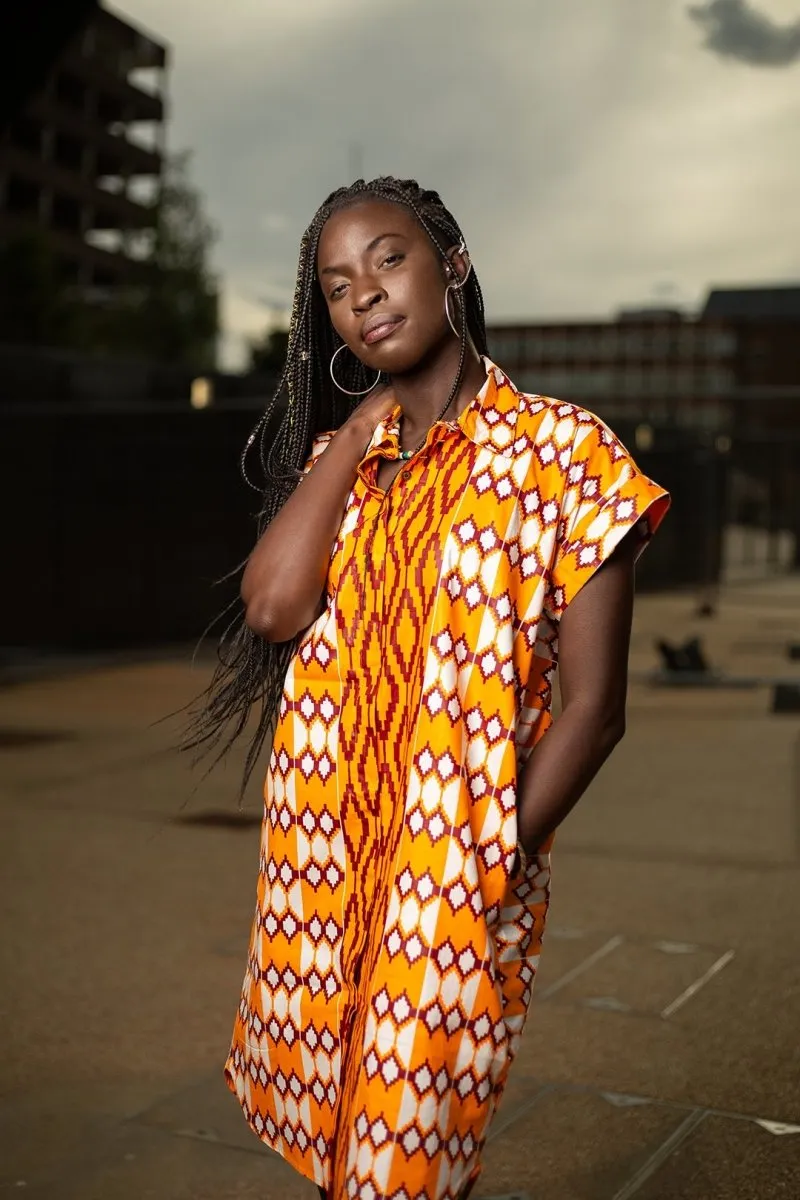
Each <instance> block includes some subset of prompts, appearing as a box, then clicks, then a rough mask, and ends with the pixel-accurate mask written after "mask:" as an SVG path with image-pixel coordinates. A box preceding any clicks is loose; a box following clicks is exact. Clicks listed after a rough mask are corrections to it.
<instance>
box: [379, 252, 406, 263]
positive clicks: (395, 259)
mask: <svg viewBox="0 0 800 1200" xmlns="http://www.w3.org/2000/svg"><path fill="white" fill-rule="evenodd" d="M404 258H405V254H401V253H400V252H399V251H398V252H397V253H396V254H389V255H388V256H387V257H386V258H385V259H384V260H383V262H382V263H381V266H382V267H396V266H397V264H398V263H401V262H402V261H403V259H404Z"/></svg>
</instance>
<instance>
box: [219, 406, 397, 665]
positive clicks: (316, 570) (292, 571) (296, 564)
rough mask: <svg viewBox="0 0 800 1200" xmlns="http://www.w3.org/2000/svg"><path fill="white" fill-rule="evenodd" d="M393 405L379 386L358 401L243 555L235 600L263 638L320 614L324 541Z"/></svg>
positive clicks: (278, 637) (326, 558)
mask: <svg viewBox="0 0 800 1200" xmlns="http://www.w3.org/2000/svg"><path fill="white" fill-rule="evenodd" d="M393 404H394V400H393V398H392V395H391V393H390V392H388V391H384V392H381V393H380V394H379V395H377V396H371V397H370V398H369V399H368V400H367V401H365V402H364V403H363V404H361V405H359V407H358V408H357V409H356V411H355V412H354V413H353V415H352V416H351V417H350V418H349V420H348V421H346V422H345V424H344V425H343V426H342V427H341V429H340V430H339V431H338V432H337V433H336V434H335V436H334V437H333V438H332V440H331V442H330V445H329V446H328V447H327V448H326V450H325V451H324V452H323V454H322V455H321V456H320V458H319V459H318V460H317V462H316V463H315V464H314V467H313V469H312V470H311V471H310V472H309V473H308V475H307V476H306V477H305V479H304V480H303V482H302V484H301V486H299V487H298V488H297V489H296V491H294V492H293V493H292V495H291V496H290V497H289V499H288V500H287V502H286V504H285V505H284V507H283V508H282V509H281V511H280V512H279V513H278V515H277V516H276V517H275V519H274V520H273V521H272V522H271V523H270V525H269V526H268V528H267V529H266V530H265V531H264V533H263V534H262V535H261V537H260V539H259V541H258V543H257V544H256V546H255V548H254V550H253V552H252V554H251V555H250V557H249V559H248V561H247V566H246V567H245V571H244V575H243V576H242V586H241V594H242V600H243V601H244V603H245V607H246V620H247V624H248V625H249V626H250V628H251V629H252V630H253V632H254V633H257V634H259V636H260V637H262V638H264V640H265V641H268V642H285V641H289V640H290V639H291V638H293V637H295V636H296V635H297V634H298V633H300V632H301V630H303V629H307V628H308V626H309V625H310V624H311V623H312V622H313V621H315V620H316V618H317V616H318V615H319V613H320V611H321V604H322V596H323V592H324V589H325V580H326V577H327V573H328V565H329V562H330V555H331V546H332V545H333V542H334V539H335V538H336V534H337V533H338V530H339V525H340V524H341V520H342V515H343V511H344V506H345V503H346V501H347V497H348V496H349V494H350V491H351V489H352V487H353V482H354V480H355V476H356V470H357V468H358V464H359V462H360V461H361V459H362V457H363V455H364V449H365V447H366V446H367V445H368V443H369V441H370V438H371V437H372V434H373V433H374V432H375V429H376V427H377V426H378V424H379V422H380V421H381V420H382V419H383V418H384V417H385V416H386V415H387V414H388V413H389V412H390V411H391V409H392V407H393Z"/></svg>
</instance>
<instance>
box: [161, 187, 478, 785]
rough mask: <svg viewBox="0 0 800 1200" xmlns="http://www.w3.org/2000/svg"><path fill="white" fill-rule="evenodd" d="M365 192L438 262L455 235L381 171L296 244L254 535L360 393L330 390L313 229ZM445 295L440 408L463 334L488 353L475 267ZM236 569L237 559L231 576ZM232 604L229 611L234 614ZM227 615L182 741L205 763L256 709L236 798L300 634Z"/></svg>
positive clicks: (447, 221)
mask: <svg viewBox="0 0 800 1200" xmlns="http://www.w3.org/2000/svg"><path fill="white" fill-rule="evenodd" d="M366 199H379V200H388V201H391V202H393V203H395V204H402V205H405V206H406V207H407V208H409V209H410V210H411V212H413V214H414V216H415V217H416V219H417V221H418V222H419V223H420V225H421V226H422V228H423V229H424V230H425V232H426V233H427V235H428V237H429V238H430V240H431V242H432V243H433V245H434V246H435V248H436V250H437V251H438V253H439V254H440V255H441V257H442V258H443V259H444V260H445V261H446V253H447V251H448V250H449V249H450V247H452V246H458V245H460V244H461V243H462V241H463V235H462V233H461V229H460V228H459V225H458V222H457V221H456V220H455V218H454V217H453V215H452V213H450V212H449V211H448V209H447V208H445V206H444V204H443V203H442V200H441V198H440V196H439V194H438V193H437V192H434V191H428V190H425V189H423V188H421V187H420V185H419V184H418V183H417V182H416V180H413V179H394V178H392V177H391V176H382V177H381V178H379V179H374V180H372V181H371V182H369V183H367V182H365V181H364V180H363V179H359V180H357V181H356V182H355V183H353V184H352V185H351V186H350V187H346V188H339V189H338V190H337V191H335V192H332V193H331V194H330V196H328V198H327V199H326V200H325V202H324V204H323V205H322V206H321V207H320V208H319V210H318V211H317V213H316V214H315V216H314V219H313V221H312V222H311V224H310V225H309V227H308V229H307V230H306V231H305V233H304V234H303V237H302V239H301V242H300V255H299V260H298V265H297V279H296V284H295V290H294V297H293V300H292V312H291V319H290V324H289V344H288V348H287V354H286V363H285V365H284V368H283V372H282V374H281V378H280V382H279V384H278V387H277V389H276V391H275V394H274V396H273V397H272V399H271V401H270V402H269V404H268V405H267V408H266V411H265V412H264V414H263V415H262V417H261V418H260V420H259V421H258V423H257V425H256V427H255V429H254V430H253V432H252V433H251V434H250V437H249V438H248V439H247V443H246V445H245V447H244V450H243V451H242V455H241V469H242V475H243V476H244V479H245V481H246V482H247V483H248V484H249V485H250V486H251V487H252V488H254V489H255V490H256V491H258V492H259V493H260V494H261V509H260V512H259V513H258V517H257V535H258V537H260V536H261V534H262V533H263V532H264V530H265V529H266V528H267V526H268V525H269V524H270V522H271V521H272V520H273V519H274V518H275V516H276V515H277V514H278V513H279V512H280V510H281V508H282V507H283V505H284V504H285V503H286V501H287V499H288V498H289V496H290V495H291V494H292V492H293V491H294V488H295V487H296V486H297V483H298V481H299V479H300V477H301V474H302V469H303V465H304V463H305V462H306V461H307V458H308V454H309V452H310V448H311V443H312V441H313V438H314V436H315V435H316V434H318V433H321V432H324V431H326V430H334V429H338V428H339V426H340V425H342V424H343V422H344V421H345V420H347V418H348V416H349V415H350V413H351V412H352V411H353V409H354V408H355V407H356V405H357V404H358V403H359V400H358V398H354V397H350V396H346V395H344V394H343V393H341V392H340V391H339V390H338V389H337V388H335V387H334V385H333V382H332V380H331V378H330V375H329V371H328V366H329V363H330V359H331V355H332V354H333V353H334V351H335V350H336V349H337V339H336V335H335V332H334V329H333V326H332V324H331V321H330V317H329V315H328V311H327V305H326V303H325V299H324V296H323V294H322V289H321V288H320V286H319V283H318V281H317V273H316V263H317V248H318V245H319V238H320V234H321V232H322V228H323V226H324V225H325V222H326V221H327V220H328V218H329V217H330V216H331V214H332V213H334V212H336V211H338V210H339V209H341V208H345V207H348V206H349V205H352V204H354V203H358V202H359V201H360V200H366ZM452 294H454V295H455V297H456V304H457V307H458V313H459V317H460V326H461V330H460V342H461V347H460V356H459V363H458V371H457V373H456V377H455V379H454V381H453V385H452V387H451V390H450V396H449V399H448V407H449V404H450V402H451V401H452V400H453V398H454V397H455V396H456V395H457V393H458V390H459V388H460V386H461V382H462V378H463V373H464V366H465V363H466V356H467V348H468V345H469V342H470V340H471V341H472V342H473V343H474V345H475V347H476V349H477V350H478V352H479V353H480V354H486V352H487V345H486V329H485V323H484V307H483V294H482V292H481V288H480V284H479V283H478V279H477V276H476V274H475V271H474V270H471V271H470V272H469V275H468V277H467V279H466V281H465V282H464V284H463V286H461V287H459V288H457V289H454V292H453V293H452ZM343 357H344V359H345V360H346V361H345V362H344V363H342V364H341V365H339V364H337V376H338V378H339V379H340V381H341V383H342V385H343V387H345V388H347V389H348V390H350V391H354V392H356V391H363V390H364V389H365V388H366V387H368V386H369V379H368V372H367V370H366V368H365V367H364V366H363V364H362V363H360V362H359V361H358V359H356V358H355V357H354V356H353V355H352V354H345V355H344V356H343ZM284 395H286V396H287V397H288V402H287V404H286V407H285V410H284V411H283V414H282V417H281V420H280V424H279V425H278V429H277V433H275V434H274V436H272V440H271V441H270V442H269V444H268V442H267V439H268V437H269V436H270V434H271V432H272V430H273V426H274V422H275V419H276V418H277V415H278V413H279V412H280V405H281V400H282V397H283V396H284ZM254 448H255V449H257V452H258V462H259V468H260V474H261V479H262V483H260V484H258V483H253V482H252V481H251V479H250V476H249V474H248V464H249V461H250V459H251V452H252V451H253V449H254ZM240 570H241V566H240V567H239V568H237V569H236V571H235V572H233V574H238V572H239V571H240ZM231 610H234V615H233V617H232V618H230V613H231ZM225 618H229V619H228V623H227V625H225V627H224V628H223V630H222V633H221V634H220V635H219V643H218V648H217V664H216V667H215V669H214V673H213V676H212V678H211V681H210V683H209V685H208V687H207V688H206V689H205V691H204V692H203V693H202V694H201V695H200V696H199V697H198V699H197V701H195V703H194V704H193V705H192V706H191V707H190V709H189V723H188V727H187V730H186V736H185V739H184V743H183V744H184V748H185V749H188V750H195V751H197V752H198V753H199V755H200V756H205V755H207V754H210V755H211V764H210V767H209V770H210V769H211V768H212V767H213V766H214V765H215V764H216V763H217V762H219V760H220V759H221V758H223V757H224V755H225V754H226V753H227V752H228V750H230V748H231V746H232V745H233V743H234V742H235V741H236V740H237V739H238V738H239V737H240V736H241V735H242V733H244V731H245V728H246V726H247V725H248V724H249V721H250V718H251V715H255V716H256V717H257V719H256V721H255V729H254V732H253V733H252V735H251V736H250V740H249V743H248V746H247V753H246V756H245V763H244V772H243V778H242V784H241V792H240V797H241V795H243V794H244V789H245V786H246V784H247V781H248V779H249V777H250V775H251V774H252V772H253V769H254V767H255V765H256V763H257V761H258V757H259V755H260V753H261V750H262V748H263V745H264V741H265V739H266V738H267V736H268V734H269V733H270V731H271V729H272V728H273V726H274V723H275V720H276V718H277V715H278V712H279V709H280V705H281V699H282V695H283V685H284V680H285V678H286V672H287V670H288V668H289V665H290V663H291V661H292V659H293V657H294V655H295V652H296V650H297V645H298V641H299V638H294V639H292V640H291V641H288V642H278V643H270V642H265V641H264V640H263V639H262V638H260V637H258V635H257V634H255V633H253V632H252V631H251V630H250V629H249V628H248V626H247V624H246V623H245V620H244V613H243V605H242V603H241V601H239V600H238V599H237V600H236V601H234V602H233V603H232V604H231V605H229V606H228V608H227V609H226V610H225V611H224V612H223V613H222V614H221V616H220V618H218V621H223V620H225ZM214 624H215V625H216V624H217V622H215V623H214ZM207 632H208V631H207Z"/></svg>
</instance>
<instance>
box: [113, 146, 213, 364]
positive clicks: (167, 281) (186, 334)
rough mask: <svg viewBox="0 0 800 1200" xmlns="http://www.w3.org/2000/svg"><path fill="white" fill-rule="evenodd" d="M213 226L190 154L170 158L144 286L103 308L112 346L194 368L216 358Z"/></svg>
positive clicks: (114, 348)
mask: <svg viewBox="0 0 800 1200" xmlns="http://www.w3.org/2000/svg"><path fill="white" fill-rule="evenodd" d="M215 237H216V233H215V230H214V228H213V226H212V225H211V223H210V222H209V221H208V219H207V217H206V215H205V213H204V211H203V201H202V197H201V196H200V193H199V192H198V191H197V189H196V188H195V187H194V186H193V184H192V183H191V182H190V180H189V154H188V153H186V152H184V153H182V154H179V155H176V156H175V157H174V158H172V159H171V160H170V161H169V162H168V164H167V167H166V170H165V174H164V179H163V182H162V186H161V190H160V194H159V197H158V200H157V203H156V210H155V226H154V231H153V238H152V249H151V253H150V256H149V259H148V260H147V267H148V269H147V270H146V271H145V272H144V273H143V278H142V284H141V286H140V287H137V288H135V289H131V290H130V291H128V292H127V293H126V294H125V295H121V296H120V297H119V299H118V300H117V302H116V303H112V305H110V306H109V308H108V309H107V310H106V312H105V314H104V317H105V319H103V316H102V315H100V314H98V315H100V321H99V323H98V324H99V328H98V335H99V339H98V340H100V341H103V340H105V341H106V342H107V346H106V348H107V349H108V350H109V351H112V352H116V353H120V352H124V353H129V354H134V355H136V356H137V357H142V358H148V359H155V360H156V361H158V362H167V363H172V364H176V365H180V366H189V367H192V368H193V369H197V370H210V369H212V368H213V367H214V363H215V360H216V349H217V335H218V332H219V296H218V292H217V282H216V279H215V278H214V276H213V274H212V272H211V270H210V267H209V263H208V258H209V254H210V250H211V247H212V245H213V243H214V240H215Z"/></svg>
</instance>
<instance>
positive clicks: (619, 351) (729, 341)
mask: <svg viewBox="0 0 800 1200" xmlns="http://www.w3.org/2000/svg"><path fill="white" fill-rule="evenodd" d="M488 336H489V347H490V351H491V353H492V354H494V355H495V356H496V358H497V361H498V362H503V361H505V362H508V363H512V362H518V363H526V364H530V363H531V362H535V361H536V360H537V359H541V360H551V361H552V360H553V359H558V360H564V359H594V360H597V361H601V362H602V361H608V360H610V359H616V358H620V357H623V356H626V357H628V358H667V357H669V356H671V355H675V356H677V357H685V358H690V357H705V358H724V357H728V356H730V355H732V354H734V353H735V351H736V335H735V333H734V332H733V331H732V330H729V329H709V328H707V327H704V326H699V325H686V326H679V327H678V328H675V329H653V330H644V329H624V328H621V327H618V326H616V327H615V326H612V327H609V328H607V329H602V330H599V331H597V332H586V331H583V330H577V329H576V330H574V331H570V330H562V329H548V330H539V329H501V330H495V329H489V330H488Z"/></svg>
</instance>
